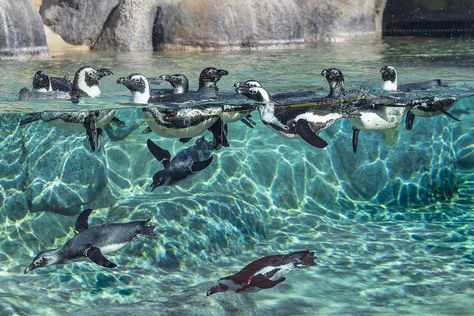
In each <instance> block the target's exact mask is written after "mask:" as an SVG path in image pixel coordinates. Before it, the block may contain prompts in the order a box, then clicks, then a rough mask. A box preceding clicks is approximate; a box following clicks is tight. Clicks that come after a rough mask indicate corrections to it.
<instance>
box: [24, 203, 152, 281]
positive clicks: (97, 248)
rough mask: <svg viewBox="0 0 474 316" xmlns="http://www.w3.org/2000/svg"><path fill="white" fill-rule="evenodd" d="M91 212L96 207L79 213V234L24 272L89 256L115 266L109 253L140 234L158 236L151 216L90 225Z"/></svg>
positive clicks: (37, 256) (109, 266)
mask: <svg viewBox="0 0 474 316" xmlns="http://www.w3.org/2000/svg"><path fill="white" fill-rule="evenodd" d="M91 212H92V209H86V210H84V211H82V212H81V214H79V216H78V217H77V220H76V228H75V234H76V235H75V236H74V237H73V238H71V239H69V240H68V241H67V242H66V243H65V244H64V245H62V246H61V247H60V248H57V249H49V250H45V251H41V252H40V253H38V254H37V255H36V257H35V258H34V259H33V261H32V262H31V264H30V265H29V266H28V267H26V269H25V270H24V273H25V274H27V273H30V272H31V271H33V270H35V269H38V268H44V267H47V266H49V265H53V264H65V263H69V262H73V261H78V260H81V259H86V258H87V259H89V260H91V261H92V262H94V263H95V264H98V265H100V266H103V267H106V268H115V267H117V265H116V264H115V263H113V262H111V261H109V260H108V259H107V258H106V257H105V255H107V254H109V253H112V252H115V251H117V250H119V249H121V248H123V247H124V246H125V245H126V244H127V243H129V242H130V241H132V240H133V239H135V238H136V237H141V236H145V237H152V236H154V233H153V229H154V226H152V225H148V222H149V221H150V220H149V219H148V220H144V221H136V222H129V223H110V224H109V223H106V224H102V225H98V226H92V227H89V224H88V218H89V215H90V214H91Z"/></svg>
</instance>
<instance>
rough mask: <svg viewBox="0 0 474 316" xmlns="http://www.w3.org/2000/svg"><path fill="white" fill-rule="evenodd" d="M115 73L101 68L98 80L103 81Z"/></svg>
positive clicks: (98, 71)
mask: <svg viewBox="0 0 474 316" xmlns="http://www.w3.org/2000/svg"><path fill="white" fill-rule="evenodd" d="M113 74H114V73H113V72H112V71H111V70H109V69H107V68H100V69H99V70H97V78H98V79H99V80H100V79H102V78H103V77H106V76H110V75H113Z"/></svg>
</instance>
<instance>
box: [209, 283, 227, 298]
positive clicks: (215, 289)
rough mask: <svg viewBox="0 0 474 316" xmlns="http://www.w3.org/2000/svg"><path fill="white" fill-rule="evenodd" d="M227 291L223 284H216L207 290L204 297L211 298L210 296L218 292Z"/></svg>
mask: <svg viewBox="0 0 474 316" xmlns="http://www.w3.org/2000/svg"><path fill="white" fill-rule="evenodd" d="M228 289H229V287H228V286H227V285H225V284H221V283H219V284H217V285H214V286H213V287H211V288H210V289H209V290H207V292H206V296H211V295H212V294H215V293H219V292H225V291H227V290H228Z"/></svg>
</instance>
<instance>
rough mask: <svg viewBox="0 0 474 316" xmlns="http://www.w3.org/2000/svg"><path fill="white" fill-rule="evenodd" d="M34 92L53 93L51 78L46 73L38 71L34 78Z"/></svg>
mask: <svg viewBox="0 0 474 316" xmlns="http://www.w3.org/2000/svg"><path fill="white" fill-rule="evenodd" d="M33 91H38V92H48V91H52V88H51V81H50V79H49V76H48V74H47V73H45V72H44V71H41V70H39V71H37V72H36V73H35V75H34V76H33Z"/></svg>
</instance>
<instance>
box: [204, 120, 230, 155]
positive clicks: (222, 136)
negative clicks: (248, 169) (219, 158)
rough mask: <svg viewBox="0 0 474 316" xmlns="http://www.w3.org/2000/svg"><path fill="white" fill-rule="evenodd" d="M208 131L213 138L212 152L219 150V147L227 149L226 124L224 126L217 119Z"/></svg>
mask: <svg viewBox="0 0 474 316" xmlns="http://www.w3.org/2000/svg"><path fill="white" fill-rule="evenodd" d="M208 130H209V131H210V132H211V133H212V135H213V136H214V140H213V144H214V145H213V147H214V148H213V149H214V150H219V149H220V148H221V147H229V142H228V141H227V124H224V122H223V121H222V119H220V118H219V119H218V120H217V121H216V122H215V123H214V124H212V126H211V127H209V129H208Z"/></svg>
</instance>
